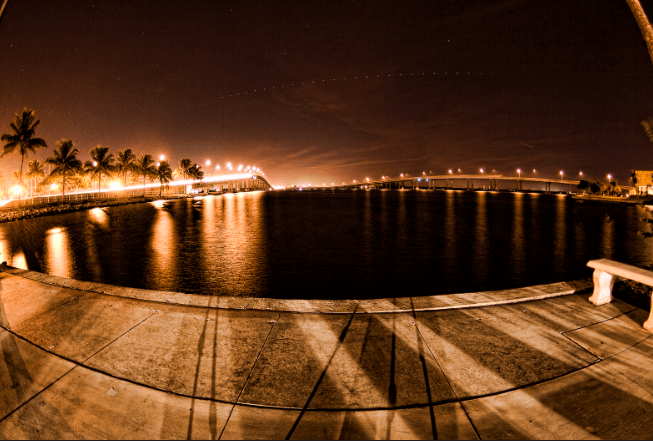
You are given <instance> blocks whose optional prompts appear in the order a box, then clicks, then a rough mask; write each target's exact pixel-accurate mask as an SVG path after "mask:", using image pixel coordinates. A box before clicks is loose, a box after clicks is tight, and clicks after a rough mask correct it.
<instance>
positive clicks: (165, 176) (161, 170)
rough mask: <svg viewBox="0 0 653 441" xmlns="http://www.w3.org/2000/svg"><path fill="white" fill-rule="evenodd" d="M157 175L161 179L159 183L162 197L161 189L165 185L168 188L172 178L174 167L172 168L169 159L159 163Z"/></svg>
mask: <svg viewBox="0 0 653 441" xmlns="http://www.w3.org/2000/svg"><path fill="white" fill-rule="evenodd" d="M156 177H157V179H158V180H159V183H160V184H161V185H160V186H159V197H161V190H162V189H163V187H165V188H168V187H169V185H168V184H169V183H170V180H171V179H172V169H171V168H170V164H169V163H168V161H163V162H161V163H160V164H159V166H158V167H157V169H156Z"/></svg>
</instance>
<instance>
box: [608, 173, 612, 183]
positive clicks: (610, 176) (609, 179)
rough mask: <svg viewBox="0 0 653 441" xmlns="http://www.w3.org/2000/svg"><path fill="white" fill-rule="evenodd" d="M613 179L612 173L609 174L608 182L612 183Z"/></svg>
mask: <svg viewBox="0 0 653 441" xmlns="http://www.w3.org/2000/svg"><path fill="white" fill-rule="evenodd" d="M611 180H612V175H610V174H609V175H608V184H609V183H610V181H611Z"/></svg>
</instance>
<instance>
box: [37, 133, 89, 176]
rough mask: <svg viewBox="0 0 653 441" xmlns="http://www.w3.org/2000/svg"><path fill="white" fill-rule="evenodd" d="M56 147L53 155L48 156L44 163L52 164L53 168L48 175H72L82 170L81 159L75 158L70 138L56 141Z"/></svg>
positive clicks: (75, 152) (76, 151)
mask: <svg viewBox="0 0 653 441" xmlns="http://www.w3.org/2000/svg"><path fill="white" fill-rule="evenodd" d="M57 147H58V149H57V150H55V151H54V156H50V157H49V158H48V159H46V160H45V163H46V164H50V165H52V166H53V167H54V168H53V169H52V172H51V173H50V176H53V177H57V176H61V177H64V178H65V177H66V176H73V175H75V174H77V173H81V172H82V161H80V160H79V159H77V154H78V153H79V150H77V149H76V148H75V147H74V145H73V142H72V141H71V140H70V139H62V140H61V141H58V142H57Z"/></svg>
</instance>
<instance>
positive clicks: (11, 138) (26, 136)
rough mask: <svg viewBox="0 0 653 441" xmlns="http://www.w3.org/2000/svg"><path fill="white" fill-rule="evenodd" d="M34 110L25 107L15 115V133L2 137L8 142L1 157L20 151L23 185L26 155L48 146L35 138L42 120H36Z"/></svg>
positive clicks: (20, 176)
mask: <svg viewBox="0 0 653 441" xmlns="http://www.w3.org/2000/svg"><path fill="white" fill-rule="evenodd" d="M34 119H35V117H34V111H33V110H28V109H23V114H22V115H21V116H18V114H16V116H15V117H14V120H13V121H12V123H11V130H12V132H13V133H5V134H4V135H2V137H1V138H0V139H1V140H2V142H6V144H5V145H4V146H3V147H2V155H0V158H1V157H2V156H4V155H6V154H8V153H13V152H14V151H15V150H16V149H18V152H19V153H20V173H19V184H20V185H21V186H22V185H23V163H24V162H25V156H26V155H27V154H28V153H29V152H32V153H36V151H37V150H38V149H41V148H45V147H47V144H46V143H45V141H44V140H43V139H41V138H35V137H34V132H35V130H36V127H37V126H38V125H39V123H40V122H41V121H39V120H36V121H34ZM18 205H20V193H19V195H18Z"/></svg>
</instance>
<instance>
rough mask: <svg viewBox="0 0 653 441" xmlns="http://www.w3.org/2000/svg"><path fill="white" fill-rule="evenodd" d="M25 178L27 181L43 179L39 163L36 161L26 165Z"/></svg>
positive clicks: (43, 174) (43, 173) (41, 166)
mask: <svg viewBox="0 0 653 441" xmlns="http://www.w3.org/2000/svg"><path fill="white" fill-rule="evenodd" d="M25 177H26V178H28V179H32V178H43V177H45V172H44V171H43V164H42V163H41V161H39V160H38V159H35V160H33V161H30V162H29V164H27V173H26V174H25Z"/></svg>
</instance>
